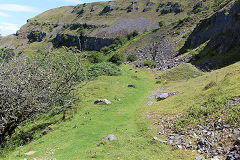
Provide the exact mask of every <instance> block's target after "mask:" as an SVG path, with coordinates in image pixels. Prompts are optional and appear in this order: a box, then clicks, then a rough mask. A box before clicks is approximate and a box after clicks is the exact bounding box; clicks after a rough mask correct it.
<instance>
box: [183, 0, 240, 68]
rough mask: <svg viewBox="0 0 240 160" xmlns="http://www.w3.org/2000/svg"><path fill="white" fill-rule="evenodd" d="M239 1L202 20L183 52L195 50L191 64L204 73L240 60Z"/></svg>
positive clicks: (220, 7)
mask: <svg viewBox="0 0 240 160" xmlns="http://www.w3.org/2000/svg"><path fill="white" fill-rule="evenodd" d="M239 14H240V2H239V1H235V2H234V1H230V2H228V3H227V4H225V5H222V6H219V10H218V12H216V13H215V14H213V15H211V16H210V17H208V18H207V19H204V20H202V21H201V22H200V23H199V24H198V25H197V27H196V28H195V29H194V31H193V32H192V33H191V35H190V36H189V38H188V40H187V41H186V43H185V45H184V47H183V48H182V49H181V52H186V51H187V50H189V49H190V50H198V49H197V48H198V47H200V46H201V45H202V44H204V47H202V49H200V50H198V51H196V52H195V53H194V54H195V57H194V59H193V60H192V62H193V63H194V64H196V65H198V66H199V67H200V68H202V69H204V70H211V69H216V68H221V67H223V66H226V65H229V64H232V63H234V62H237V61H239V60H240V54H239V51H240V34H239V33H240V21H239Z"/></svg>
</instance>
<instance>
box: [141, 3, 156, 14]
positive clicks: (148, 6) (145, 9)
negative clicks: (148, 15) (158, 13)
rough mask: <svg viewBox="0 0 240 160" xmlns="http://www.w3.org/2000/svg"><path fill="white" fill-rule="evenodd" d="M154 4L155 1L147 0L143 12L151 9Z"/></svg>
mask: <svg viewBox="0 0 240 160" xmlns="http://www.w3.org/2000/svg"><path fill="white" fill-rule="evenodd" d="M155 4H156V3H155V2H152V1H150V2H148V3H147V5H146V7H145V8H144V9H143V12H147V11H150V10H152V7H153V6H154V5H155Z"/></svg>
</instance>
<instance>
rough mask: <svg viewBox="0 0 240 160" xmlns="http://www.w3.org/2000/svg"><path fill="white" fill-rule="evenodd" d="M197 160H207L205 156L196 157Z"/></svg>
mask: <svg viewBox="0 0 240 160" xmlns="http://www.w3.org/2000/svg"><path fill="white" fill-rule="evenodd" d="M195 159H196V160H203V159H205V158H204V157H203V156H201V155H199V156H196V158H195Z"/></svg>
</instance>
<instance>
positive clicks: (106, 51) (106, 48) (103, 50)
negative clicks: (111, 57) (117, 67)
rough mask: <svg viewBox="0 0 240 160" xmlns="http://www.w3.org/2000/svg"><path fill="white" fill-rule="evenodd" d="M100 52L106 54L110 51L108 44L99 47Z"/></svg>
mask: <svg viewBox="0 0 240 160" xmlns="http://www.w3.org/2000/svg"><path fill="white" fill-rule="evenodd" d="M100 52H102V53H103V54H104V55H108V54H110V53H112V50H111V48H110V47H109V46H106V47H103V48H101V50H100Z"/></svg>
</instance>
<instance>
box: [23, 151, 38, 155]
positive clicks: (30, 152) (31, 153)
mask: <svg viewBox="0 0 240 160" xmlns="http://www.w3.org/2000/svg"><path fill="white" fill-rule="evenodd" d="M34 153H36V151H29V152H27V153H24V154H25V155H26V156H31V155H33V154H34Z"/></svg>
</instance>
